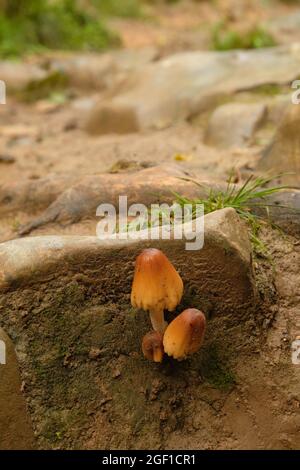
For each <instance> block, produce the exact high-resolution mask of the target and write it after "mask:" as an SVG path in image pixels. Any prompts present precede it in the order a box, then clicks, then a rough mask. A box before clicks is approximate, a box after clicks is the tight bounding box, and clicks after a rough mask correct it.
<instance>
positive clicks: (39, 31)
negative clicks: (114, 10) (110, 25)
mask: <svg viewBox="0 0 300 470" xmlns="http://www.w3.org/2000/svg"><path fill="white" fill-rule="evenodd" d="M118 44H119V40H118V38H117V37H116V35H115V34H113V33H111V32H110V31H109V30H108V29H107V28H106V27H105V26H104V24H103V23H102V22H101V21H100V20H99V19H97V18H94V17H93V16H92V15H90V14H88V13H86V12H85V11H83V10H81V9H79V7H78V6H77V3H76V0H61V1H59V2H50V1H49V0H39V1H38V0H26V1H25V0H20V1H16V0H10V1H7V2H4V3H3V2H2V3H0V55H1V56H2V57H11V56H18V55H21V54H24V53H28V52H29V53H30V52H36V51H40V50H43V49H47V48H50V49H70V50H76V49H85V50H101V49H104V48H106V47H108V46H110V45H118Z"/></svg>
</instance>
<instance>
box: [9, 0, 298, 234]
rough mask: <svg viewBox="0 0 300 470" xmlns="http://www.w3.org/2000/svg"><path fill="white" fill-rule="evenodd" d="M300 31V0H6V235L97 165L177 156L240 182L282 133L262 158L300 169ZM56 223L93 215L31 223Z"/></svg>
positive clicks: (208, 176)
mask: <svg viewBox="0 0 300 470" xmlns="http://www.w3.org/2000/svg"><path fill="white" fill-rule="evenodd" d="M299 44H300V2H299V0H0V79H1V80H3V81H4V82H5V83H6V86H7V102H6V105H5V106H2V105H1V106H0V215H1V214H3V217H2V220H1V225H0V240H7V239H10V238H14V237H15V236H16V234H18V233H19V227H20V226H22V225H24V224H26V223H27V222H28V221H30V220H32V219H33V217H34V216H35V215H36V214H37V213H39V211H40V210H44V209H45V207H47V205H50V203H51V202H53V200H54V199H55V198H56V197H57V196H58V195H59V194H60V193H62V192H63V191H64V190H65V189H67V188H68V187H69V186H70V185H71V184H73V183H74V181H78V180H80V178H82V177H84V176H85V175H95V174H99V173H113V174H118V173H120V174H121V175H120V178H121V179H122V174H123V173H128V172H133V171H139V170H142V169H145V168H151V167H154V166H159V165H169V166H170V167H172V168H173V166H174V165H177V167H178V166H179V168H180V171H183V172H187V173H189V174H193V175H195V177H197V178H199V179H205V180H208V181H214V180H216V179H217V180H219V181H223V182H224V181H226V180H227V179H228V175H231V174H234V178H235V180H236V181H237V182H238V181H242V180H243V179H245V178H247V177H248V176H249V174H250V173H251V172H254V171H259V172H261V171H262V168H261V167H260V162H261V159H262V156H263V155H265V153H266V149H267V148H269V146H270V145H271V143H272V142H273V140H274V139H275V140H276V139H277V141H279V144H278V145H276V146H275V147H274V152H273V153H272V158H270V159H268V160H267V165H266V167H264V170H263V171H270V170H271V171H272V172H273V173H275V174H278V173H281V172H289V171H294V172H295V173H297V172H298V174H300V171H298V170H299V168H300V163H299V161H300V159H299V158H298V157H297V158H296V159H295V152H296V154H297V155H298V154H299V152H298V151H297V148H298V141H297V139H296V140H295V139H294V140H291V139H289V138H288V135H289V132H290V135H293V136H295V135H298V134H297V129H296V130H295V126H294V125H293V126H291V130H290V131H288V132H287V131H286V128H290V127H289V126H286V128H285V130H284V132H281V129H280V128H279V130H278V124H279V122H280V119H281V117H282V116H283V114H284V112H285V110H286V109H288V108H289V106H291V95H292V90H291V84H292V82H293V80H296V79H298V78H299V77H300V46H299ZM241 51H242V52H241ZM292 108H293V109H294V108H299V109H300V107H297V106H296V107H295V106H292ZM292 120H293V122H298V121H297V119H296V120H295V117H294V115H293V117H292ZM296 128H297V126H296ZM278 135H279V136H281V137H280V138H279V139H278V138H277V137H278ZM283 135H284V136H287V138H286V141H284V142H282V136H283ZM291 142H294V143H293V144H291ZM299 147H300V146H299ZM282 149H283V150H282ZM295 149H296V150H295ZM297 152H298V153H297ZM283 153H284V155H285V159H283V158H281V155H282V154H283ZM289 156H290V157H289ZM172 171H173V170H172ZM176 171H177V170H176ZM157 172H159V169H158V170H157ZM66 175H67V176H66ZM45 179H46V180H45ZM24 181H25V182H26V184H25V183H24V185H25V186H26V185H27V186H26V188H27V187H30V191H33V193H32V194H31V193H30V194H31V195H30V200H33V203H32V204H31V205H30V207H29V209H28V210H27V209H25V205H22V204H21V203H18V204H17V205H14V200H15V199H14V197H15V196H14V197H13V196H12V191H13V194H15V193H14V191H15V189H12V186H13V188H16V187H21V183H22V184H23V182H24ZM45 181H46V182H45ZM47 181H50V182H51V184H50V186H49V185H48V183H47ZM288 182H289V183H293V184H295V183H296V184H299V178H298V176H296V177H295V178H293V179H292V180H289V181H288ZM25 186H24V188H25ZM1 188H2V189H1ZM26 188H25V189H26ZM53 188H54V189H53ZM25 189H24V191H25ZM40 189H41V190H42V194H40V193H39V192H38V195H36V193H35V191H36V190H37V191H39V190H40ZM1 191H2V193H1ZM43 191H44V192H47V191H48V192H47V194H46V193H45V194H44V193H43ZM24 194H25V196H24V195H23V196H21V195H20V194H18V195H17V196H16V197H17V199H18V201H21V200H23V199H22V198H24V197H27V198H28V197H29V195H28V194H29V193H28V191H27V189H26V191H25V192H24ZM1 201H2V202H1ZM7 201H10V202H9V203H7ZM11 201H12V202H11ZM42 201H44V202H42ZM48 203H49V204H48ZM80 224H81V225H80ZM41 225H43V227H42V226H41ZM58 232H59V233H60V232H63V233H80V234H84V233H87V234H94V233H95V220H93V221H92V225H88V223H87V222H86V221H83V222H82V223H81V222H79V225H76V224H71V225H68V226H67V227H62V226H58V225H57V224H56V225H55V224H49V223H45V224H39V227H35V230H33V231H32V234H33V235H37V234H39V233H42V234H45V233H46V234H48V233H58Z"/></svg>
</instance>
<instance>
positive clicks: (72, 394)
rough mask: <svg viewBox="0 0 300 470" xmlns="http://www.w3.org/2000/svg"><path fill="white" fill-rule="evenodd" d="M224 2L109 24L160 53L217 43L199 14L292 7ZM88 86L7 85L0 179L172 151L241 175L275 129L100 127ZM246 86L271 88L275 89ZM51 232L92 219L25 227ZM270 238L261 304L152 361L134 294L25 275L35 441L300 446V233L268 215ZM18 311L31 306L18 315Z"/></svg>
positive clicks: (13, 217)
mask: <svg viewBox="0 0 300 470" xmlns="http://www.w3.org/2000/svg"><path fill="white" fill-rule="evenodd" d="M219 3H220V8H219V9H218V10H216V9H215V8H214V7H213V2H206V1H203V2H201V1H199V2H196V3H192V2H180V3H179V4H176V5H173V6H171V5H169V6H164V7H163V6H159V7H157V9H156V17H155V19H153V20H151V21H150V20H149V21H140V20H133V19H130V20H129V19H128V20H126V19H122V20H121V19H118V20H112V25H113V27H114V28H116V29H117V30H118V32H119V33H120V35H121V37H122V39H123V42H124V44H125V47H127V48H142V47H146V46H155V47H158V48H159V51H160V54H161V56H164V55H168V54H170V53H172V52H177V51H183V50H197V49H208V48H209V42H208V34H207V31H206V29H205V28H203V27H201V25H203V23H205V24H206V25H207V29H208V28H209V26H210V25H212V24H214V23H215V22H217V21H219V20H220V19H222V18H224V15H225V16H227V17H228V18H229V21H230V22H231V23H232V24H235V23H237V22H238V23H239V25H240V26H239V27H241V28H243V27H246V26H247V27H249V25H252V24H255V22H256V21H257V19H258V18H259V19H260V21H263V20H268V19H269V18H271V17H274V16H276V17H280V16H281V15H283V14H287V13H289V12H293V9H294V8H296V7H295V6H293V5H292V4H290V3H288V2H287V3H284V2H278V8H276V12H274V11H270V8H268V4H267V2H266V3H265V2H258V1H256V2H250V1H247V2H246V1H245V2H237V1H233V0H232V1H230V2H228V1H223V2H219ZM233 4H234V5H235V8H234V9H232V8H231V9H230V8H229V7H230V6H231V7H232V5H233ZM291 39H293V38H291ZM294 39H295V40H296V39H297V37H296V38H294ZM280 93H282V94H285V93H286V89H285V88H284V87H282V90H280ZM241 96H242V95H241V94H240V95H237V96H235V97H233V100H237V101H238V100H239V99H240V98H241ZM93 97H94V94H93V92H90V93H88V92H83V91H78V90H76V92H75V96H73V97H72V98H71V99H68V100H67V101H66V102H64V103H63V104H58V105H53V104H52V105H51V106H45V102H44V101H42V102H41V101H38V102H36V103H31V104H25V103H22V102H20V100H18V99H17V98H16V97H15V96H12V97H10V96H8V101H7V105H6V106H0V187H4V186H5V185H6V184H12V183H14V184H16V185H18V184H20V183H21V182H23V181H24V180H26V179H30V180H32V181H37V182H38V181H39V179H40V178H43V177H47V176H49V175H54V176H62V175H63V176H65V175H67V176H68V177H73V178H74V181H76V180H77V179H79V177H82V176H83V175H95V174H100V173H109V172H117V173H119V174H120V178H122V173H124V172H127V171H128V167H129V171H136V170H138V169H140V168H143V167H144V166H145V165H149V166H151V165H154V166H155V165H158V164H161V163H165V162H167V163H170V164H174V163H176V164H177V165H180V166H181V167H182V168H184V169H186V170H187V171H190V172H192V173H193V174H195V175H196V176H199V177H202V178H203V177H204V178H206V179H213V180H216V179H217V180H219V181H223V182H224V181H226V179H228V175H229V174H230V173H231V172H233V173H234V174H235V175H237V178H238V179H240V178H242V179H243V178H244V177H245V176H247V175H248V174H249V172H251V171H252V170H253V169H254V168H255V165H256V163H257V161H258V159H259V158H260V152H261V150H262V148H264V146H265V143H266V141H267V142H268V141H269V139H270V136H272V135H273V132H274V129H275V124H274V122H273V123H271V122H268V123H267V124H266V126H265V127H264V128H263V129H262V130H261V131H260V134H259V135H258V137H259V139H258V138H257V139H256V141H255V142H253V143H252V144H251V145H250V146H248V147H247V148H243V149H231V150H217V149H216V148H213V147H209V146H207V145H205V144H204V143H203V135H204V130H205V126H206V123H207V120H208V118H209V116H210V115H211V112H212V110H210V111H208V112H207V113H206V114H204V115H203V116H200V117H198V118H196V119H195V120H193V121H192V122H185V123H181V124H178V125H177V126H174V127H171V128H168V129H165V130H161V131H143V132H140V133H135V134H128V135H113V134H111V135H102V136H96V137H95V136H90V135H88V134H87V133H86V132H85V130H84V129H83V128H82V123H83V120H84V117H85V112H86V111H84V110H82V109H83V108H80V106H82V100H83V99H86V98H89V99H93ZM242 97H243V99H245V97H246V99H249V100H255V101H257V100H258V101H268V100H270V99H273V97H270V95H269V94H268V92H266V94H261V93H259V94H257V95H256V94H247V93H246V94H244V95H243V96H242ZM1 156H4V157H5V158H2V159H1ZM124 161H125V163H124ZM40 213H41V210H40V209H39V208H36V210H32V211H29V212H28V211H23V210H17V211H15V212H14V213H13V214H7V215H5V214H4V215H3V216H2V218H1V221H0V241H1V242H4V241H7V240H10V239H12V238H15V237H18V229H19V227H20V226H21V225H22V224H24V223H26V222H28V221H30V220H32V218H33V217H34V216H36V215H38V214H40ZM51 234H63V235H71V234H76V235H95V221H94V220H89V219H87V220H83V221H79V222H77V223H74V224H65V225H63V224H59V223H54V224H50V225H47V226H45V227H42V228H39V229H37V230H35V231H33V232H32V233H31V234H30V236H36V235H51ZM262 239H263V241H264V243H265V244H266V246H268V251H269V253H268V255H269V257H266V256H258V255H257V256H255V258H254V270H255V279H256V282H257V286H258V290H259V300H260V302H259V307H258V308H257V311H256V312H254V313H253V312H251V314H249V316H248V317H247V318H246V319H243V320H241V319H240V318H235V315H234V314H235V312H232V314H231V315H230V316H225V317H222V316H221V317H214V318H212V319H210V321H209V326H208V331H207V334H206V341H205V343H204V347H203V348H202V349H201V351H200V352H199V353H198V354H196V355H195V356H193V357H192V358H191V359H189V360H187V361H184V362H182V363H175V361H172V360H171V359H165V361H164V362H163V364H162V365H153V364H151V363H148V362H147V361H146V360H145V359H144V358H143V357H142V354H141V352H140V337H141V336H142V334H144V333H146V331H147V328H148V326H149V325H148V324H147V322H146V318H143V319H139V322H136V313H135V312H133V311H132V309H130V308H129V307H128V305H129V299H126V298H125V300H124V301H123V303H121V304H120V303H118V304H116V303H115V302H114V301H113V300H111V299H107V301H106V302H104V303H102V304H100V303H99V296H98V294H97V292H94V291H93V290H89V288H88V287H85V286H84V283H83V284H82V283H81V282H79V283H78V282H77V280H76V279H75V278H72V279H71V280H70V279H69V280H68V283H67V284H66V286H65V287H62V286H61V285H60V286H59V288H58V286H56V285H55V282H54V283H51V281H49V283H48V284H44V285H42V286H40V288H39V289H40V290H39V291H36V290H35V286H30V285H29V286H28V291H27V292H26V291H22V293H21V294H22V295H21V296H20V295H19V293H18V291H16V292H14V293H13V294H7V296H6V300H5V302H4V304H2V305H1V306H2V307H3V306H4V307H5V311H6V315H5V320H4V325H2V324H1V326H4V328H5V329H6V331H7V333H8V334H10V336H11V337H12V339H13V340H15V341H16V342H17V344H18V347H17V353H18V358H19V361H20V364H21V370H22V380H23V381H24V386H23V388H24V394H25V396H26V400H27V405H28V410H29V413H30V415H31V418H32V421H33V426H34V431H35V436H36V439H37V443H38V446H39V447H40V448H46V449H75V448H76V449H78V448H80V449H97V448H103V449H120V448H123V449H125V448H126V449H145V448H149V449H150V448H153V449H300V395H299V392H300V375H299V374H300V369H299V367H296V366H294V365H293V364H292V362H291V350H290V344H291V342H292V341H293V339H294V338H295V337H296V336H297V335H300V318H299V312H298V310H299V304H300V241H299V240H298V239H296V238H295V237H292V236H291V235H286V234H281V233H280V232H278V231H276V230H272V229H270V228H268V229H265V230H263V232H262ZM41 299H43V302H42V307H40V303H41V302H40V300H41ZM8 311H9V312H10V314H9V315H7V312H8ZM20 311H21V312H23V314H24V317H22V318H21V319H20V318H17V319H16V312H20ZM124 318H126V320H124ZM124 328H126V334H125V335H124ZM40 337H42V338H43V342H40V341H39V340H38V338H40ZM121 338H122V344H120V339H121ZM97 345H101V346H97ZM83 403H84V409H85V412H84V413H82V409H83V406H82V404H83Z"/></svg>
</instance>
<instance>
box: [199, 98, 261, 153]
mask: <svg viewBox="0 0 300 470" xmlns="http://www.w3.org/2000/svg"><path fill="white" fill-rule="evenodd" d="M266 114H267V108H266V106H265V105H264V104H260V103H257V104H255V103H245V104H244V103H228V104H224V105H222V106H219V107H218V108H217V109H216V110H215V111H214V112H213V113H212V115H211V117H210V120H209V123H208V127H207V130H206V135H205V142H206V143H207V144H208V145H212V146H215V147H220V148H230V147H244V146H246V145H247V144H249V143H250V142H251V139H252V138H253V136H254V133H255V131H256V130H257V129H258V128H259V126H260V125H261V124H262V123H263V121H264V119H265V117H266Z"/></svg>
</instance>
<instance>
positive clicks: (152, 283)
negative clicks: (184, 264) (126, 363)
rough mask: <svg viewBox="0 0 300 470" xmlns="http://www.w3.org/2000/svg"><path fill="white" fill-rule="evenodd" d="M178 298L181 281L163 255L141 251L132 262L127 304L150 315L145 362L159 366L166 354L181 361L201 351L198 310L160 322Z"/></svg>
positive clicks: (202, 330)
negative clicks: (133, 263)
mask: <svg viewBox="0 0 300 470" xmlns="http://www.w3.org/2000/svg"><path fill="white" fill-rule="evenodd" d="M182 294H183V282H182V279H181V277H180V276H179V274H178V272H177V271H176V269H175V268H174V266H173V264H172V263H171V262H170V261H169V260H168V258H167V257H166V255H165V254H164V253H163V252H162V251H160V250H158V249H156V248H148V249H145V250H143V251H142V253H141V254H140V255H139V256H138V257H137V259H136V264H135V272H134V279H133V284H132V291H131V304H132V306H133V307H135V308H140V309H143V310H146V311H149V314H150V320H151V324H152V328H153V330H152V331H150V332H149V333H147V334H146V335H145V336H144V338H143V341H142V351H143V354H144V356H145V357H146V358H147V359H149V360H152V361H154V362H162V360H163V355H164V353H167V354H168V356H173V357H174V358H175V359H177V360H183V359H186V358H187V357H188V356H189V355H190V354H194V353H195V352H197V351H198V349H199V348H200V347H201V345H202V342H203V338H204V333H205V326H206V319H205V315H204V314H203V313H202V312H201V311H200V310H197V309H195V308H189V309H187V310H184V311H183V312H182V313H181V314H180V315H178V316H177V317H176V318H175V319H174V320H173V321H172V322H171V323H170V324H169V325H168V324H167V323H166V321H165V319H164V310H168V311H169V312H172V311H174V310H175V308H176V307H177V305H179V303H180V301H181V298H182Z"/></svg>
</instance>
